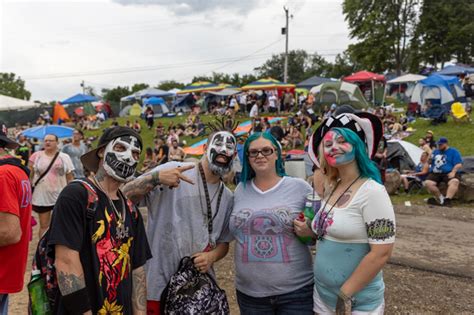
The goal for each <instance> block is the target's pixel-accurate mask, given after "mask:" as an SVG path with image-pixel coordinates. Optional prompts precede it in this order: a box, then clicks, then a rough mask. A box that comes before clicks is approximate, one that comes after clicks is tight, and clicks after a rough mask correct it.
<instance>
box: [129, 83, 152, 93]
mask: <svg viewBox="0 0 474 315" xmlns="http://www.w3.org/2000/svg"><path fill="white" fill-rule="evenodd" d="M149 87H150V86H149V85H148V84H146V83H135V84H134V85H132V93H135V92H138V91H141V90H144V89H148V88H149Z"/></svg>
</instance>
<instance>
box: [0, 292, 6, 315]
mask: <svg viewBox="0 0 474 315" xmlns="http://www.w3.org/2000/svg"><path fill="white" fill-rule="evenodd" d="M7 314H8V294H0V315H7Z"/></svg>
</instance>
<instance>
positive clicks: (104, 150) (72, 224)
mask: <svg viewBox="0 0 474 315" xmlns="http://www.w3.org/2000/svg"><path fill="white" fill-rule="evenodd" d="M141 150H142V139H141V137H140V135H139V134H138V133H137V132H136V131H134V130H133V129H130V128H127V127H122V126H119V127H111V128H108V129H106V130H105V131H104V133H103V134H102V136H101V137H100V139H99V143H98V145H97V147H96V148H95V149H94V150H91V151H89V152H88V153H86V154H85V155H83V156H82V157H81V161H82V163H83V165H84V166H85V168H86V169H87V170H89V171H90V172H93V173H94V174H95V175H94V176H93V177H92V180H88V179H85V180H84V181H83V182H80V181H73V182H72V183H70V184H69V185H67V186H66V188H64V190H63V191H62V192H61V194H60V195H59V198H58V200H57V202H56V205H55V207H54V213H53V218H52V222H51V228H50V230H49V231H48V233H49V235H48V247H49V249H50V250H54V257H55V261H54V265H55V267H56V274H57V280H58V285H59V291H60V295H59V296H58V297H57V299H56V305H55V310H54V314H138V315H140V314H142V315H143V314H146V304H145V301H146V300H145V297H146V282H145V270H144V267H143V266H144V264H145V262H146V261H147V259H149V258H150V257H151V253H150V248H149V246H148V242H147V238H146V234H145V227H144V225H143V219H142V216H141V214H140V211H138V209H137V208H136V207H135V206H133V204H132V203H131V202H129V200H127V198H126V197H125V196H124V195H123V193H122V192H121V191H120V188H119V187H121V186H122V185H123V184H124V183H125V182H127V181H129V180H131V179H132V178H133V176H134V174H135V171H136V167H137V165H138V161H139V159H140V152H141ZM91 190H93V191H95V193H96V194H97V198H98V200H97V203H96V207H95V210H94V212H93V213H91V212H90V210H89V209H88V200H89V196H90V191H91Z"/></svg>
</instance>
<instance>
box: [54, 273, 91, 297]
mask: <svg viewBox="0 0 474 315" xmlns="http://www.w3.org/2000/svg"><path fill="white" fill-rule="evenodd" d="M58 285H59V291H61V294H62V295H63V296H64V295H68V294H71V293H74V292H76V291H79V290H80V289H83V288H85V287H86V281H85V280H84V275H83V274H81V275H79V276H78V275H75V274H72V273H66V272H64V271H59V272H58Z"/></svg>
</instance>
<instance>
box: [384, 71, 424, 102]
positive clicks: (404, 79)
mask: <svg viewBox="0 0 474 315" xmlns="http://www.w3.org/2000/svg"><path fill="white" fill-rule="evenodd" d="M423 79H426V77H425V76H424V75H419V74H411V73H408V74H405V75H402V76H399V77H396V78H394V79H392V80H390V81H387V86H386V87H385V94H386V93H387V92H388V93H390V91H391V89H390V87H391V85H392V86H393V85H398V89H397V92H398V94H399V95H400V94H402V85H404V84H406V88H405V89H404V91H403V95H404V96H405V97H406V98H409V97H411V95H412V93H413V89H414V88H415V84H416V82H418V81H420V80H423ZM384 98H385V97H384Z"/></svg>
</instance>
